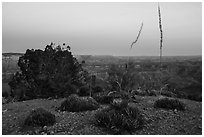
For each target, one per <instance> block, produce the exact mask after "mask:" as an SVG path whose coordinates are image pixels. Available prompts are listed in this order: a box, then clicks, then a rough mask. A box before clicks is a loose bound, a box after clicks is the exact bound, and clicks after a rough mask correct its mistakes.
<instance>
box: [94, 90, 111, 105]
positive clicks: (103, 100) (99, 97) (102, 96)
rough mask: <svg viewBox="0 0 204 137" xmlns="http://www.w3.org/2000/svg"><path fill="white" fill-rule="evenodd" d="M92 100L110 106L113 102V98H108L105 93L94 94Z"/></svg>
mask: <svg viewBox="0 0 204 137" xmlns="http://www.w3.org/2000/svg"><path fill="white" fill-rule="evenodd" d="M93 98H94V99H95V100H96V101H97V102H98V103H101V104H110V103H112V102H113V96H108V95H107V94H105V93H103V92H102V93H98V94H94V95H93Z"/></svg>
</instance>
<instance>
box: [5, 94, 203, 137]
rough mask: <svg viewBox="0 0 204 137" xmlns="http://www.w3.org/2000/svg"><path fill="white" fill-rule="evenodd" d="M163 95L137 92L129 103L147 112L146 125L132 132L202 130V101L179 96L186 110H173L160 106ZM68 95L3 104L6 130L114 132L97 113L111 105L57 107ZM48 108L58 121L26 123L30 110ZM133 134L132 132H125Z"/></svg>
mask: <svg viewBox="0 0 204 137" xmlns="http://www.w3.org/2000/svg"><path fill="white" fill-rule="evenodd" d="M159 98H161V96H158V97H150V96H145V97H141V96H137V97H136V100H137V102H138V103H133V102H131V103H129V105H131V106H135V107H138V108H139V109H140V110H141V111H142V113H143V115H144V116H145V125H144V127H143V128H142V129H141V130H137V131H135V132H133V133H132V134H140V135H148V134H151V135H156V134H160V135H161V134H162V135H165V134H168V135H172V134H191V135H196V134H200V135H201V134H202V102H196V101H190V100H186V99H179V100H180V101H182V102H184V103H185V104H186V107H187V108H186V110H185V111H172V110H164V109H156V108H154V107H153V105H154V102H155V101H156V100H157V99H159ZM63 100H64V99H57V100H56V99H52V100H46V99H35V100H29V101H23V102H16V103H8V104H3V105H2V134H4V135H5V134H55V135H60V134H75V135H76V134H77V135H79V134H86V135H87V134H92V135H106V134H113V133H111V132H109V131H107V130H106V129H104V128H99V127H96V126H95V124H94V115H95V113H96V112H97V111H99V110H100V109H103V108H105V107H107V105H101V107H100V108H99V109H98V110H94V111H86V112H59V111H56V108H57V107H59V106H60V104H61V102H62V101H63ZM39 107H42V108H45V109H46V110H48V111H50V112H52V113H53V114H55V116H56V119H57V122H56V124H54V125H53V126H49V127H47V128H46V131H45V130H43V129H42V128H32V127H23V126H22V125H23V122H24V119H25V118H26V116H27V115H28V114H29V112H30V111H31V110H32V109H34V108H39ZM121 134H130V133H125V132H124V133H121Z"/></svg>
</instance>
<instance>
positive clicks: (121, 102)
mask: <svg viewBox="0 0 204 137" xmlns="http://www.w3.org/2000/svg"><path fill="white" fill-rule="evenodd" d="M110 106H111V107H112V108H114V109H123V108H126V107H127V106H128V100H125V99H121V98H117V99H114V100H113V102H112V103H111V104H110Z"/></svg>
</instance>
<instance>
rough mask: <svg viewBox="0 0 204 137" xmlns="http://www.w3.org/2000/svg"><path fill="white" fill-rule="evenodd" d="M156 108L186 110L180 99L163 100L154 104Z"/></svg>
mask: <svg viewBox="0 0 204 137" xmlns="http://www.w3.org/2000/svg"><path fill="white" fill-rule="evenodd" d="M154 107H155V108H164V109H172V110H174V109H177V110H185V104H184V103H183V102H181V101H179V100H178V99H169V98H161V99H159V100H157V101H156V102H155V103H154Z"/></svg>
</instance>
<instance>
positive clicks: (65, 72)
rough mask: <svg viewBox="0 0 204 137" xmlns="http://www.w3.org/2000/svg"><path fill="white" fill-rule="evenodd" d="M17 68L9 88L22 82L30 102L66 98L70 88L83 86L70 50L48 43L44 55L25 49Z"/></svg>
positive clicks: (80, 74)
mask: <svg viewBox="0 0 204 137" xmlns="http://www.w3.org/2000/svg"><path fill="white" fill-rule="evenodd" d="M64 46H65V45H64ZM18 66H19V67H20V70H21V72H20V73H16V74H15V76H14V77H13V79H12V81H11V82H10V83H9V84H10V86H11V87H12V88H13V89H15V88H16V87H17V86H18V85H19V83H21V81H22V80H23V81H26V85H25V87H26V88H27V92H26V96H29V97H30V98H47V97H56V96H57V97H63V96H64V95H65V94H66V96H67V95H69V94H72V93H73V92H74V91H73V86H82V85H83V84H84V75H83V70H82V68H81V64H79V63H78V61H77V59H76V58H75V57H73V55H72V53H71V51H70V47H69V46H67V47H66V48H65V47H61V46H57V47H55V46H54V44H53V43H51V45H47V46H46V48H45V50H44V51H43V50H40V49H38V50H33V49H32V50H29V49H27V51H26V53H25V54H24V55H23V56H21V57H20V58H19V61H18ZM70 89H71V90H70ZM69 91H70V93H68V92H69Z"/></svg>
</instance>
